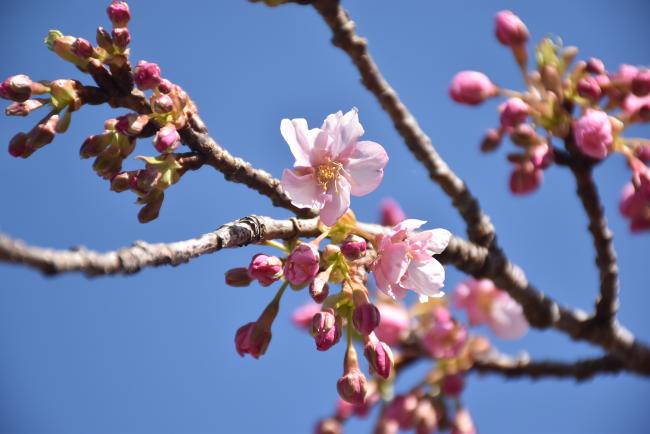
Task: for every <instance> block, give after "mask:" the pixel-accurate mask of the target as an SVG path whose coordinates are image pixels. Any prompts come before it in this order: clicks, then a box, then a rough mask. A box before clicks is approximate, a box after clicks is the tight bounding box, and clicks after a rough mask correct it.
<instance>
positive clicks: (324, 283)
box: [309, 267, 332, 304]
mask: <svg viewBox="0 0 650 434" xmlns="http://www.w3.org/2000/svg"><path fill="white" fill-rule="evenodd" d="M331 272H332V268H331V267H330V268H328V269H327V270H325V271H322V272H320V273H318V274H317V275H316V277H315V278H314V280H313V281H312V282H311V283H310V284H309V295H310V296H311V298H312V299H313V300H314V301H315V302H316V303H319V304H320V303H322V302H323V301H325V299H326V298H327V296H328V295H329V293H330V290H329V288H330V285H329V283H328V281H329V278H330V275H331Z"/></svg>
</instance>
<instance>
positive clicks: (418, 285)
mask: <svg viewBox="0 0 650 434" xmlns="http://www.w3.org/2000/svg"><path fill="white" fill-rule="evenodd" d="M401 283H402V286H405V287H408V288H409V289H412V290H413V291H415V292H417V293H418V294H422V295H427V296H429V297H435V296H437V295H438V293H439V292H440V288H442V287H443V286H445V285H444V283H445V269H444V268H443V267H442V265H441V264H440V262H438V261H436V260H435V259H431V260H429V261H411V264H410V265H409V267H408V269H407V270H406V274H405V275H404V279H403V280H402V282H401Z"/></svg>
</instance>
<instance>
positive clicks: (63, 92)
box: [0, 74, 82, 158]
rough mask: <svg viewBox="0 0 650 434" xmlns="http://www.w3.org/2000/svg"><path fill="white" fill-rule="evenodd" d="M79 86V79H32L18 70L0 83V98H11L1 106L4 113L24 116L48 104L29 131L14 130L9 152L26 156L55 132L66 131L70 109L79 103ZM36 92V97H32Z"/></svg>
mask: <svg viewBox="0 0 650 434" xmlns="http://www.w3.org/2000/svg"><path fill="white" fill-rule="evenodd" d="M79 88H80V84H79V82H77V81H74V80H54V81H51V82H49V81H41V82H35V81H32V80H31V79H30V78H29V77H28V76H26V75H22V74H20V75H14V76H11V77H9V78H7V79H6V80H5V81H3V82H2V83H0V98H4V99H8V100H10V101H13V103H11V104H10V105H9V106H8V107H7V108H6V109H5V114H6V115H8V116H27V115H28V114H30V113H31V112H32V111H34V110H37V109H39V108H41V107H44V106H48V107H50V111H49V113H48V114H47V115H46V116H45V117H44V118H43V119H41V120H40V121H39V122H38V124H37V125H36V126H35V127H34V128H32V130H31V131H29V132H28V133H22V132H21V133H18V134H16V135H15V136H14V137H13V138H12V139H11V141H10V143H9V153H10V154H11V155H12V156H14V157H21V158H27V157H29V156H30V155H32V154H33V153H34V152H35V151H36V150H38V149H40V148H42V147H43V146H45V145H47V144H49V143H51V142H52V140H54V136H55V135H56V134H57V133H64V132H66V131H67V130H68V127H69V126H70V121H71V119H72V112H74V111H76V110H78V109H79V108H80V107H81V105H82V99H81V97H80V96H79ZM37 95H38V96H40V97H37V98H33V96H37ZM46 95H49V97H46ZM64 110H65V111H64ZM62 112H63V113H62Z"/></svg>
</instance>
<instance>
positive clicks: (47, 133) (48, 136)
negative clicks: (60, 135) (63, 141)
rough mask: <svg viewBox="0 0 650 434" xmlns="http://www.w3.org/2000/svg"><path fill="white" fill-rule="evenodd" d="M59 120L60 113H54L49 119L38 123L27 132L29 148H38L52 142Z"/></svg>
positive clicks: (27, 145)
mask: <svg viewBox="0 0 650 434" xmlns="http://www.w3.org/2000/svg"><path fill="white" fill-rule="evenodd" d="M58 122H59V115H52V116H50V117H49V118H48V119H47V120H45V121H43V122H41V123H40V124H38V125H36V126H35V127H34V128H32V130H31V131H30V132H29V133H27V143H26V147H27V149H31V150H36V149H39V148H42V147H43V146H45V145H48V144H50V143H52V140H54V136H55V135H56V124H57V123H58Z"/></svg>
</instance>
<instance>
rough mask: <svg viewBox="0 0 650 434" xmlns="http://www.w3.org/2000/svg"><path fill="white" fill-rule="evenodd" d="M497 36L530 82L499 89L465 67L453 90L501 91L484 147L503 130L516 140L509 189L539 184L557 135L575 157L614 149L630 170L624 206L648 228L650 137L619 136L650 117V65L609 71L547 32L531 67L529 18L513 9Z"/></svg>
mask: <svg viewBox="0 0 650 434" xmlns="http://www.w3.org/2000/svg"><path fill="white" fill-rule="evenodd" d="M495 21H496V23H495V34H496V37H497V39H498V41H499V42H500V43H501V44H503V45H505V46H508V47H510V48H511V49H512V52H513V55H514V57H515V60H516V62H517V64H518V66H519V67H520V69H521V71H522V74H523V76H524V81H525V83H526V89H525V90H524V91H521V92H517V91H512V90H508V89H503V88H499V87H497V86H496V85H494V84H493V83H492V81H491V80H490V79H489V78H488V77H487V76H486V75H485V74H483V73H481V72H477V71H463V72H460V73H458V74H457V75H456V76H455V77H454V78H453V80H452V83H451V86H450V89H449V92H450V96H451V97H452V99H454V100H455V101H457V102H459V103H463V104H468V105H477V104H480V103H482V102H483V101H485V100H486V99H488V98H492V97H496V96H503V97H506V98H507V99H506V101H505V102H504V103H503V104H501V105H500V106H499V120H500V125H499V127H498V128H495V129H490V130H488V131H487V132H486V134H485V137H484V139H483V141H482V143H481V149H482V150H483V151H485V152H487V151H492V150H495V149H496V148H497V147H498V146H499V144H500V143H501V141H502V139H503V137H504V136H508V137H510V140H511V141H512V143H513V144H514V145H515V146H516V147H518V151H517V152H513V153H510V154H508V159H509V161H511V162H512V163H513V171H512V175H511V178H510V189H511V191H512V192H513V193H514V194H526V193H530V192H532V191H535V190H536V189H537V188H538V187H539V186H540V184H541V182H542V179H543V171H544V170H545V169H546V168H548V167H549V165H551V164H552V163H553V162H554V160H555V159H556V155H554V154H556V153H557V151H555V152H554V148H553V145H552V139H553V138H557V139H559V140H561V141H563V142H564V144H565V147H566V149H567V151H568V152H569V153H570V155H572V156H573V158H582V159H584V160H585V161H587V162H588V163H591V164H595V163H597V162H598V161H600V160H603V159H604V158H606V157H607V156H608V155H609V154H611V153H613V152H618V153H622V154H623V155H624V156H625V157H626V159H627V160H628V163H629V166H630V168H631V169H632V172H633V173H632V183H631V184H630V185H628V186H626V187H625V189H624V193H623V196H622V199H621V212H622V213H623V215H624V216H625V217H626V218H628V219H629V220H630V228H631V229H632V231H639V230H645V229H648V228H650V201H649V200H648V199H647V197H646V196H647V193H645V192H644V191H643V186H642V185H641V184H642V183H641V181H640V179H641V178H643V177H644V176H646V175H644V174H643V173H645V172H647V170H648V169H647V166H646V164H647V163H648V162H649V160H650V140H647V139H632V138H626V137H623V136H622V133H623V131H624V130H625V129H626V128H627V127H629V126H630V125H632V124H637V123H647V122H649V121H650V70H649V69H647V68H637V67H635V66H632V65H621V66H620V67H619V68H618V70H617V71H615V72H608V71H607V69H606V67H605V65H604V64H603V62H602V61H601V60H599V59H596V58H591V59H588V60H586V61H577V62H574V60H575V58H576V55H577V53H578V50H577V49H576V48H575V47H562V46H561V45H560V44H559V43H558V42H556V41H554V40H552V39H550V38H544V39H542V40H541V42H540V43H539V44H538V45H537V47H536V49H535V60H536V68H535V70H533V71H528V54H527V50H526V43H527V42H528V38H529V33H528V29H527V28H526V25H525V24H524V23H523V22H522V21H521V20H520V19H519V17H517V16H516V15H514V14H513V13H512V12H510V11H502V12H499V13H498V14H497V16H496V20H495Z"/></svg>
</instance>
